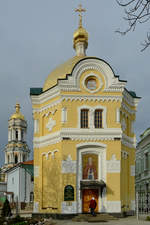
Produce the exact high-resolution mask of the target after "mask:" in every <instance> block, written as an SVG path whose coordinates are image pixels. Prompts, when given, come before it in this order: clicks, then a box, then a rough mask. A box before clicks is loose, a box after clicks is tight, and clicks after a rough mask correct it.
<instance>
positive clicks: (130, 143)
mask: <svg viewBox="0 0 150 225" xmlns="http://www.w3.org/2000/svg"><path fill="white" fill-rule="evenodd" d="M122 144H123V145H125V146H127V147H129V148H134V149H135V148H136V138H131V137H129V136H127V135H126V134H124V133H123V134H122Z"/></svg>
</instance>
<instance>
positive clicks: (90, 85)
mask: <svg viewBox="0 0 150 225" xmlns="http://www.w3.org/2000/svg"><path fill="white" fill-rule="evenodd" d="M86 87H87V88H88V89H89V90H95V89H96V88H97V85H96V79H94V78H88V79H87V81H86Z"/></svg>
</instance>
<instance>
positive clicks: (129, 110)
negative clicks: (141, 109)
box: [121, 102, 136, 114]
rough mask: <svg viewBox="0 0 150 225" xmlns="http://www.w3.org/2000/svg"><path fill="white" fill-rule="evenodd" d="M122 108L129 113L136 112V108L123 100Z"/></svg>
mask: <svg viewBox="0 0 150 225" xmlns="http://www.w3.org/2000/svg"><path fill="white" fill-rule="evenodd" d="M121 106H122V108H123V109H124V110H126V111H127V112H128V113H129V114H135V113H136V109H131V108H130V107H129V106H128V105H127V104H125V103H124V102H122V104H121Z"/></svg>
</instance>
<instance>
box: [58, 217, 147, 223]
mask: <svg viewBox="0 0 150 225" xmlns="http://www.w3.org/2000/svg"><path fill="white" fill-rule="evenodd" d="M145 218H146V217H145V216H140V218H139V221H137V219H136V217H135V216H130V217H126V218H121V219H118V220H112V221H108V222H98V223H95V222H93V223H88V222H73V221H72V220H56V222H57V225H148V224H150V221H145V220H144V219H145Z"/></svg>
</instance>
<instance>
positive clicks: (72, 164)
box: [61, 155, 77, 173]
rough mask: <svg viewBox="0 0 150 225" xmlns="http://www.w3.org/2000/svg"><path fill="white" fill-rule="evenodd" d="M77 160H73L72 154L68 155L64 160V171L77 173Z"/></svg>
mask: <svg viewBox="0 0 150 225" xmlns="http://www.w3.org/2000/svg"><path fill="white" fill-rule="evenodd" d="M76 163H77V162H76V160H74V161H73V160H72V158H71V155H68V157H67V159H66V160H62V167H61V168H62V173H76Z"/></svg>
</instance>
